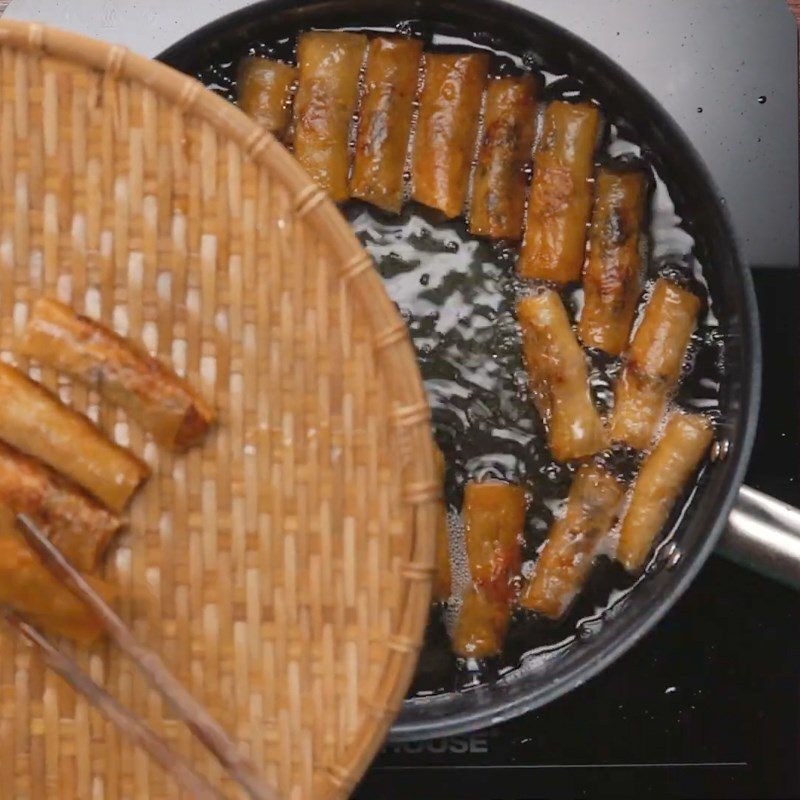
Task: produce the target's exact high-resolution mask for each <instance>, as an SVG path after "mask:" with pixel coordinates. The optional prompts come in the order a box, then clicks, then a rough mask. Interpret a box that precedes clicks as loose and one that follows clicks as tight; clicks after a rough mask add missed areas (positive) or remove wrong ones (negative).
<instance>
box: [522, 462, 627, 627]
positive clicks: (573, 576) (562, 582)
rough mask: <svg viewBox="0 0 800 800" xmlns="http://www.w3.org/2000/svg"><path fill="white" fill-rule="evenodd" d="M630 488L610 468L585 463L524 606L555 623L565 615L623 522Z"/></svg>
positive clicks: (547, 545)
mask: <svg viewBox="0 0 800 800" xmlns="http://www.w3.org/2000/svg"><path fill="white" fill-rule="evenodd" d="M623 496H624V487H623V486H622V484H621V483H620V482H619V481H618V480H617V478H615V477H614V476H613V475H612V474H611V473H610V472H608V471H607V470H606V469H605V468H604V467H601V466H598V465H595V464H584V465H583V466H582V467H581V468H580V469H579V470H578V472H577V474H576V475H575V479H574V480H573V483H572V487H571V488H570V492H569V498H568V500H567V510H566V513H565V514H564V516H563V517H562V518H561V519H558V520H556V521H555V522H554V523H553V527H552V528H551V529H550V534H549V535H548V537H547V541H546V542H545V546H544V549H543V550H542V552H541V555H540V556H539V559H538V561H537V562H536V566H535V568H534V573H533V577H532V578H531V580H530V583H529V584H528V586H527V588H526V590H525V592H524V594H523V596H522V605H523V606H524V607H525V608H529V609H531V610H532V611H538V612H539V613H540V614H544V615H545V616H547V617H550V618H552V619H558V618H559V617H560V616H562V615H563V614H564V612H565V611H566V610H567V608H568V607H569V606H570V604H571V603H572V600H573V599H574V598H575V596H576V595H577V594H578V592H579V591H580V590H581V588H582V587H583V584H584V583H585V582H586V578H587V577H588V576H589V572H590V571H591V568H592V563H593V562H594V557H595V553H596V551H597V547H598V545H599V544H600V542H601V541H602V540H603V538H604V537H605V536H606V535H607V534H608V533H609V531H610V530H611V529H612V528H613V527H614V525H615V524H616V522H617V518H618V515H619V511H620V506H621V504H622V498H623Z"/></svg>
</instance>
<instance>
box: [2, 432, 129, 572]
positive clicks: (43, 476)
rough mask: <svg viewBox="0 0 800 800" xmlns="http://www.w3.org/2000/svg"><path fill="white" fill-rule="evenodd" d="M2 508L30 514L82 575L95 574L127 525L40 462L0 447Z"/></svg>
mask: <svg viewBox="0 0 800 800" xmlns="http://www.w3.org/2000/svg"><path fill="white" fill-rule="evenodd" d="M0 507H3V508H4V509H6V510H7V511H8V512H9V514H11V516H12V517H15V516H16V515H18V514H27V515H28V516H29V517H30V518H31V519H32V520H33V521H34V522H35V523H36V524H37V525H38V526H39V527H40V528H41V530H42V531H43V533H44V534H45V535H46V536H47V538H48V539H50V541H51V542H52V543H53V544H54V545H55V546H56V547H58V549H59V550H60V551H61V552H62V553H63V554H64V555H65V556H66V558H67V559H68V560H69V561H70V562H71V563H72V564H73V565H74V566H75V567H76V568H77V569H79V570H80V571H81V572H90V571H92V570H93V569H94V568H95V567H96V566H97V562H98V561H99V559H100V557H101V556H102V555H103V553H104V552H105V549H106V547H107V545H108V543H109V542H110V541H111V537H112V536H113V535H114V534H115V533H116V532H117V531H118V530H119V528H120V526H121V524H122V522H121V520H120V518H119V517H118V516H117V515H116V514H112V513H111V512H110V511H108V510H106V509H105V508H103V506H101V505H100V504H99V503H97V502H96V501H95V500H93V499H92V498H91V497H89V496H88V495H87V494H85V493H84V492H82V491H81V490H80V489H78V488H77V487H76V486H74V485H73V484H71V483H70V482H69V481H67V480H66V479H65V478H63V477H62V476H60V475H58V474H57V473H55V472H53V471H52V470H51V469H48V468H47V467H45V466H44V465H43V464H41V463H40V462H39V461H36V459H33V458H30V457H28V456H24V455H22V453H20V452H18V451H17V450H14V449H13V448H11V447H8V446H7V445H5V444H2V443H0Z"/></svg>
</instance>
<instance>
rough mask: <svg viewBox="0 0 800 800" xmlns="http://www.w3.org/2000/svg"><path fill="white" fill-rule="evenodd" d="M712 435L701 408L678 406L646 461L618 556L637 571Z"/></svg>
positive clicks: (635, 489)
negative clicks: (688, 409) (690, 409)
mask: <svg viewBox="0 0 800 800" xmlns="http://www.w3.org/2000/svg"><path fill="white" fill-rule="evenodd" d="M713 438H714V432H713V426H712V424H711V421H710V420H709V419H708V418H707V417H705V416H703V415H702V414H684V413H682V412H676V413H675V414H673V416H672V417H671V418H670V420H669V422H668V423H667V425H666V428H665V429H664V435H663V436H662V437H661V440H660V441H659V442H658V444H657V445H656V446H655V448H654V450H653V452H652V453H651V454H650V455H649V456H648V457H647V459H646V460H645V462H644V464H643V465H642V468H641V471H640V472H639V476H638V477H637V478H636V483H635V484H634V488H633V496H632V497H631V503H630V506H629V507H628V511H627V512H626V514H625V517H624V519H623V521H622V530H621V533H620V540H619V546H618V548H617V560H618V561H619V562H620V563H621V564H622V565H623V566H624V567H625V569H627V570H628V571H630V572H639V571H640V570H641V569H642V567H643V566H644V564H645V561H646V560H647V557H648V556H649V555H650V553H651V551H652V549H653V545H654V544H655V542H656V540H657V539H658V537H659V535H660V534H661V533H662V531H663V529H664V525H665V524H666V522H667V520H668V519H669V516H670V514H671V512H672V509H673V508H674V507H675V503H676V502H677V500H678V498H679V497H680V496H681V494H682V493H683V492H684V490H685V489H686V486H687V484H688V483H689V479H690V478H691V477H692V475H694V473H695V472H696V471H697V468H698V466H699V465H700V462H701V461H702V460H703V457H704V456H705V454H706V453H707V452H708V448H709V447H710V446H711V441H712V439H713Z"/></svg>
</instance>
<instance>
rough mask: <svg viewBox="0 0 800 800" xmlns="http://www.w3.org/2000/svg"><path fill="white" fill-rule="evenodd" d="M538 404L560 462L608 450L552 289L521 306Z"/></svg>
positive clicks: (582, 364)
mask: <svg viewBox="0 0 800 800" xmlns="http://www.w3.org/2000/svg"><path fill="white" fill-rule="evenodd" d="M517 316H518V318H519V322H520V325H521V326H522V335H523V350H524V354H525V362H526V365H527V368H528V374H529V376H530V383H531V390H532V393H533V397H534V402H535V404H536V407H537V409H538V411H539V414H540V415H541V417H542V419H543V420H544V423H545V425H546V427H547V433H548V440H549V444H550V450H551V451H552V453H553V456H554V458H555V459H556V460H557V461H569V460H571V459H574V458H583V457H585V456H589V455H592V454H593V453H596V452H597V451H598V450H602V449H603V447H604V446H605V431H604V428H603V423H602V420H601V419H600V415H599V414H598V412H597V409H596V408H595V407H594V402H593V401H592V396H591V392H590V390H589V374H588V368H587V366H586V356H585V355H584V352H583V350H582V348H581V346H580V344H578V340H577V339H576V337H575V334H574V332H573V331H572V328H571V326H570V323H569V317H568V316H567V312H566V310H565V308H564V304H563V303H562V302H561V298H560V297H559V296H558V294H557V293H556V292H554V291H552V290H550V289H545V290H543V291H540V292H539V293H538V294H535V295H532V296H531V297H526V298H524V299H523V300H521V301H520V302H519V304H518V305H517Z"/></svg>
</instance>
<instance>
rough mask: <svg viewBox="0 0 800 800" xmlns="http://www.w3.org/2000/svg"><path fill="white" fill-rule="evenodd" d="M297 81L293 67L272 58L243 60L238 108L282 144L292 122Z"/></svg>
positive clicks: (240, 69) (240, 70)
mask: <svg viewBox="0 0 800 800" xmlns="http://www.w3.org/2000/svg"><path fill="white" fill-rule="evenodd" d="M296 80H297V68H296V67H293V66H290V65H289V64H284V63H283V62H282V61H274V60H273V59H271V58H260V57H257V56H253V57H250V58H245V59H243V60H242V63H241V65H240V67H239V107H240V108H241V109H242V111H244V112H245V114H247V115H248V116H250V117H252V118H253V119H254V120H255V121H256V122H257V123H258V124H259V125H261V126H262V127H264V128H266V129H267V130H268V131H269V132H270V133H271V134H272V135H273V136H275V137H277V138H278V139H280V140H282V141H283V140H285V139H286V136H287V133H288V131H289V124H290V122H291V119H292V96H293V94H294V87H295V81H296Z"/></svg>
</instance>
